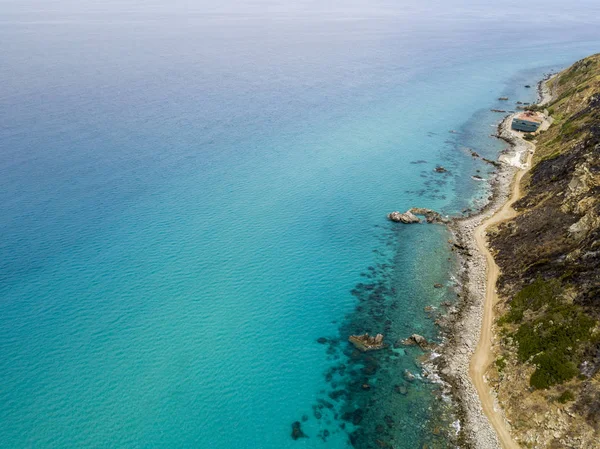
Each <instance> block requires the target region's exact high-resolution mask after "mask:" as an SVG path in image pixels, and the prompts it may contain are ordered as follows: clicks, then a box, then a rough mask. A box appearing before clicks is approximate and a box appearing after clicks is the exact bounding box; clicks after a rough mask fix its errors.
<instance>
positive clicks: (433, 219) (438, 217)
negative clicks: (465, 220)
mask: <svg viewBox="0 0 600 449" xmlns="http://www.w3.org/2000/svg"><path fill="white" fill-rule="evenodd" d="M409 212H411V213H412V214H414V215H422V216H424V217H425V220H426V221H427V223H447V222H448V219H446V218H444V217H443V216H442V214H440V213H439V212H436V211H434V210H431V209H426V208H424V207H413V208H411V209H409Z"/></svg>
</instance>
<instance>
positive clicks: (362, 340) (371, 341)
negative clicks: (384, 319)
mask: <svg viewBox="0 0 600 449" xmlns="http://www.w3.org/2000/svg"><path fill="white" fill-rule="evenodd" d="M348 341H350V343H352V344H353V345H354V346H356V348H357V349H359V350H360V351H363V352H366V351H375V350H377V349H383V348H384V347H385V344H384V343H383V335H382V334H377V335H375V336H374V337H373V336H370V335H369V334H367V333H364V334H362V335H350V337H348Z"/></svg>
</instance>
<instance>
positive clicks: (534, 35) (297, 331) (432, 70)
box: [0, 0, 600, 449]
mask: <svg viewBox="0 0 600 449" xmlns="http://www.w3.org/2000/svg"><path fill="white" fill-rule="evenodd" d="M572 3H573V8H572V9H571V12H569V13H568V14H567V13H565V12H564V10H563V9H564V2H552V1H550V2H536V1H533V2H528V8H532V9H537V10H538V13H537V14H531V15H528V14H524V13H523V11H522V10H521V9H519V7H518V5H519V4H520V3H517V2H514V3H511V2H508V3H506V2H504V3H503V4H502V5H501V6H482V5H473V4H471V2H467V1H459V0H451V1H447V2H437V3H435V4H434V3H431V4H428V5H423V4H422V2H404V3H402V4H399V3H394V2H372V1H364V0H355V1H351V2H334V3H327V4H323V2H309V1H304V2H294V3H293V4H291V2H290V3H287V2H284V1H271V2H243V3H242V2H232V1H230V0H225V1H224V2H220V3H218V4H202V3H192V2H186V1H183V0H179V1H175V2H166V1H164V0H153V1H150V2H139V0H138V1H137V2H136V1H133V0H128V1H119V2H117V1H114V0H113V1H109V2H107V1H104V2H100V1H92V0H85V1H80V2H69V1H33V0H25V1H12V0H0V42H2V45H0V62H1V64H0V206H1V209H2V214H0V231H1V235H2V238H1V239H0V307H1V313H0V380H1V381H0V403H1V404H2V407H0V446H1V447H6V448H19V447H65V448H67V447H129V448H135V447H199V448H216V449H229V448H252V449H256V448H265V449H270V448H273V449H275V448H277V449H282V448H320V447H328V448H346V447H350V441H352V442H353V443H354V445H355V446H356V447H360V448H363V447H364V448H366V447H372V446H373V445H374V444H376V443H375V441H376V440H377V439H380V440H382V441H386V442H389V443H390V444H392V445H393V447H396V448H415V447H421V446H422V445H423V444H424V443H427V444H430V445H432V447H445V446H446V445H447V444H448V443H447V440H446V437H445V436H444V433H445V431H447V430H450V429H451V427H450V422H451V421H452V419H453V418H452V415H451V414H450V415H443V414H442V412H445V408H444V410H442V408H440V404H442V403H444V401H439V400H438V399H439V391H438V387H437V386H436V385H433V384H430V383H427V382H425V381H421V380H417V381H415V382H412V383H410V382H406V381H405V380H404V379H403V374H402V373H403V371H404V370H405V369H410V370H411V371H412V372H414V373H419V372H420V370H419V368H418V366H417V365H418V362H415V358H416V357H418V356H419V355H420V354H419V352H418V351H417V350H415V349H414V348H412V349H407V350H405V349H401V348H397V349H391V348H390V349H388V350H386V351H383V352H381V353H378V354H372V355H369V356H367V357H365V356H364V355H363V356H358V355H357V354H355V353H353V352H352V350H351V348H350V347H349V346H348V344H347V342H346V338H347V336H348V334H349V333H354V332H363V331H369V332H384V333H385V335H386V341H387V342H388V343H390V345H393V343H394V342H395V341H396V340H397V339H399V338H404V337H406V336H407V335H410V334H412V333H415V332H417V333H420V334H423V335H426V336H427V337H429V338H435V337H436V335H437V329H436V327H435V325H434V323H433V318H432V317H431V314H430V313H428V312H426V311H425V310H424V308H425V307H426V306H431V305H433V306H439V304H440V303H441V302H442V301H445V300H454V297H453V293H452V290H451V288H444V289H434V288H433V284H435V283H438V282H439V283H443V284H444V285H448V286H450V285H451V271H450V270H451V266H452V261H451V260H449V258H450V253H449V251H448V248H447V245H446V244H445V242H446V240H447V238H448V236H447V234H446V232H445V230H444V228H443V227H440V226H435V225H414V226H411V227H408V226H404V227H402V226H394V225H392V224H390V223H388V222H387V221H386V219H385V215H386V214H387V213H388V212H390V211H392V210H405V209H407V208H409V207H411V206H423V207H431V208H434V209H436V210H440V211H443V212H445V213H457V212H460V211H461V210H463V209H465V208H466V207H469V206H471V205H473V204H478V202H477V198H479V197H485V196H486V195H487V191H486V190H485V183H481V182H477V181H475V180H473V179H472V178H471V175H473V174H475V173H477V171H476V170H480V172H478V173H479V174H480V175H482V176H483V177H484V178H485V177H487V174H488V172H489V171H491V167H490V166H487V165H485V164H482V163H481V162H478V161H474V160H473V159H472V158H471V156H470V153H469V151H468V148H471V149H474V150H476V151H477V152H478V153H480V154H481V155H485V156H487V157H491V158H494V157H496V156H497V154H498V151H500V150H501V149H502V148H503V145H502V143H500V142H498V141H497V140H495V139H493V138H491V137H490V134H491V133H493V132H494V128H493V126H495V124H496V123H497V122H498V120H500V118H501V116H499V115H498V114H494V113H491V112H489V109H490V108H495V107H500V106H501V107H507V105H506V103H499V102H498V101H497V98H498V97H499V96H503V95H507V96H509V97H511V100H510V104H511V105H512V106H514V101H516V100H521V101H534V100H535V96H536V94H535V89H525V88H524V87H523V86H524V85H525V84H531V85H534V84H535V83H536V81H537V80H538V79H540V78H541V77H542V75H543V74H544V73H547V72H548V71H550V70H556V69H558V68H560V67H563V66H565V65H568V64H570V63H572V62H574V61H575V60H576V59H579V58H581V57H584V56H586V55H588V54H591V53H595V52H598V51H599V49H600V45H599V44H600V32H599V31H598V30H599V29H600V28H599V27H598V25H599V23H598V17H600V6H598V5H596V3H595V2H591V1H590V2H584V1H575V2H572ZM450 130H455V131H457V132H456V133H450V132H449V131H450ZM419 161H425V162H419ZM436 164H442V165H444V166H445V167H447V168H448V169H449V173H448V174H442V175H440V174H436V173H434V172H433V168H434V167H435V165H436ZM435 310H439V309H437V308H436V309H435ZM436 313H437V312H434V313H433V315H435V314H436ZM320 337H325V338H327V343H326V344H319V343H317V341H316V340H317V339H318V338H320ZM365 383H367V384H369V385H370V389H369V390H365V389H363V387H362V385H363V384H365ZM399 386H403V387H406V389H407V394H401V393H398V391H399V388H398V387H399ZM357 410H359V411H358V412H357ZM303 418H304V419H303ZM294 421H301V422H302V429H303V431H304V432H305V433H306V434H307V435H308V436H309V438H306V439H300V440H298V441H293V440H292V439H291V437H290V434H291V423H292V422H294ZM436 427H439V428H441V433H440V432H438V431H437V430H436ZM325 431H327V432H325ZM437 433H440V435H436V434H437Z"/></svg>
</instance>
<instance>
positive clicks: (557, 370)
mask: <svg viewBox="0 0 600 449" xmlns="http://www.w3.org/2000/svg"><path fill="white" fill-rule="evenodd" d="M533 362H534V364H535V365H536V369H535V371H534V373H533V374H532V375H531V378H530V379H529V385H531V386H532V387H534V388H539V389H546V388H549V387H551V386H553V385H557V384H561V383H563V382H566V381H567V380H571V379H572V378H573V377H575V376H576V375H577V374H578V373H579V371H578V370H577V366H575V364H574V363H573V362H571V361H570V360H568V359H567V358H566V357H565V355H564V354H563V353H561V352H560V351H549V352H544V353H542V354H539V355H537V356H536V357H535V358H534V359H533Z"/></svg>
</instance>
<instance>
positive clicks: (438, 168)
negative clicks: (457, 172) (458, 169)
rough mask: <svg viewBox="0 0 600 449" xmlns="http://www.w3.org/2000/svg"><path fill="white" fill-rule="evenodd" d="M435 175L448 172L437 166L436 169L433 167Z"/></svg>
mask: <svg viewBox="0 0 600 449" xmlns="http://www.w3.org/2000/svg"><path fill="white" fill-rule="evenodd" d="M434 170H435V171H436V172H437V173H446V172H447V171H448V170H446V169H445V168H444V167H442V166H441V165H438V166H437V167H435V169H434Z"/></svg>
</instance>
